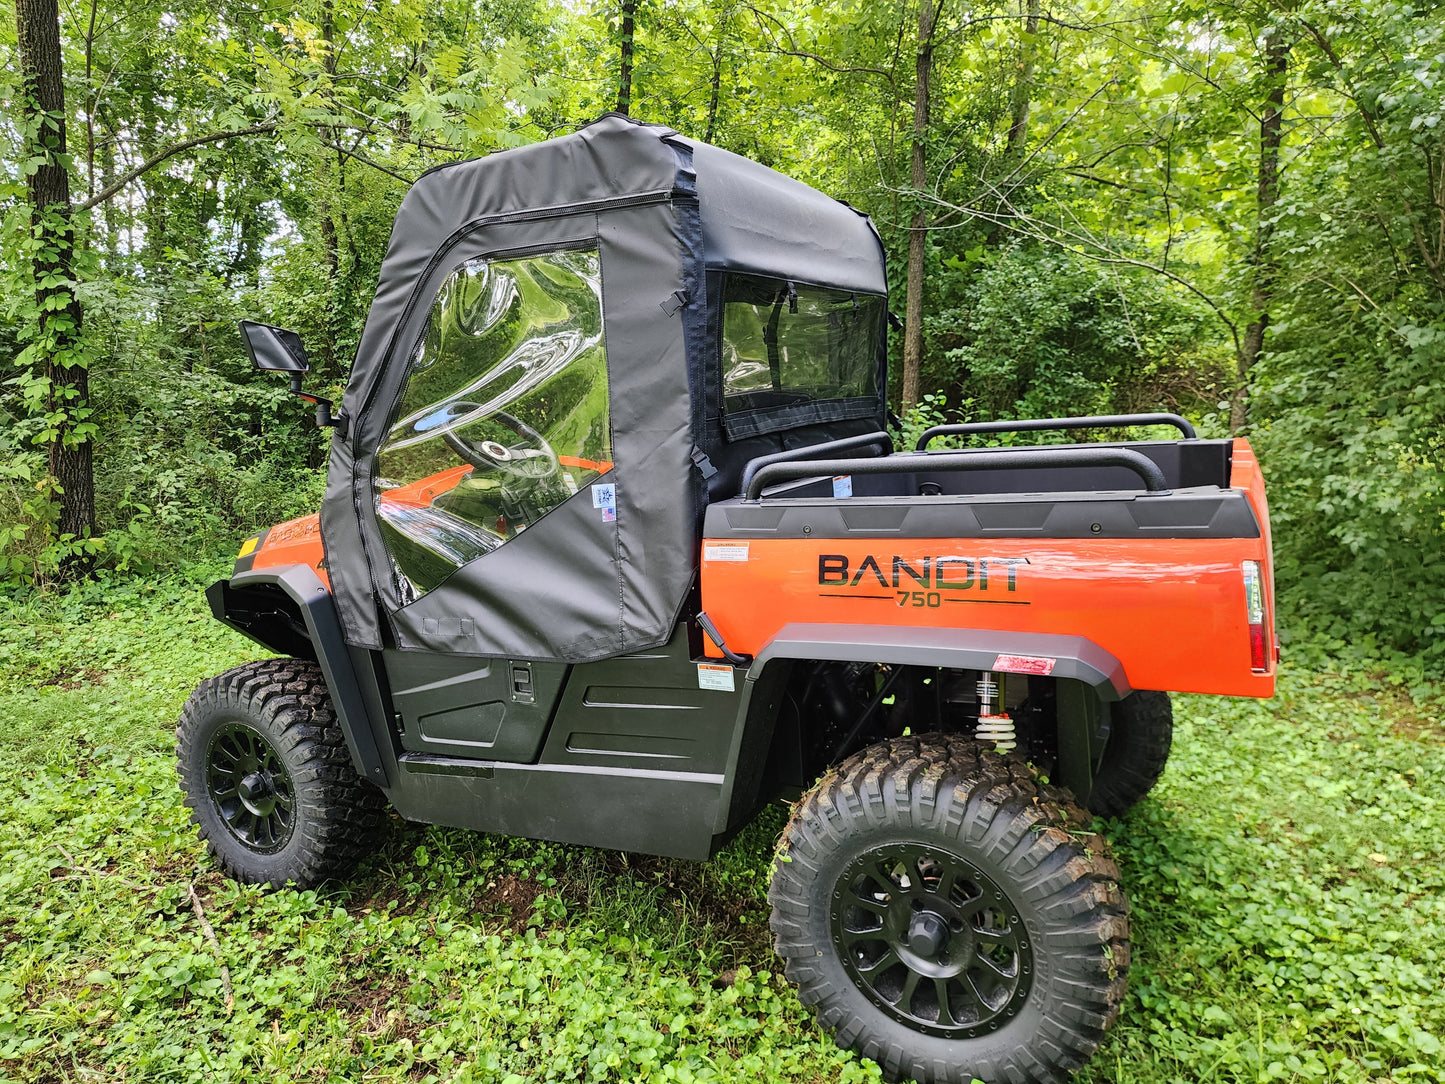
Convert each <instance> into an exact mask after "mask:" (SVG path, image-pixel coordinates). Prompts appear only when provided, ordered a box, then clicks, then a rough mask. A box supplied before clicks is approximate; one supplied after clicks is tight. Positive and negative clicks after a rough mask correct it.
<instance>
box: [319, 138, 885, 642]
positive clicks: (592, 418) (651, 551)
mask: <svg viewBox="0 0 1445 1084" xmlns="http://www.w3.org/2000/svg"><path fill="white" fill-rule="evenodd" d="M886 293H887V288H886V283H885V278H884V271H883V258H882V249H881V246H880V244H879V241H878V238H877V236H876V234H875V233H874V231H873V229H872V227H871V225H870V224H869V222H868V220H867V219H866V218H865V217H864V216H863V215H861V214H859V213H858V212H855V211H854V210H852V209H851V208H849V207H848V206H847V205H845V204H842V203H839V202H837V201H835V200H832V199H829V198H827V197H826V196H823V195H822V194H820V193H818V192H816V191H814V190H813V189H811V188H808V187H807V186H806V185H803V184H800V183H798V182H796V181H793V180H790V179H789V178H787V177H784V176H782V175H781V174H778V173H775V172H774V171H772V170H770V169H767V168H765V167H763V166H760V165H757V164H756V163H753V162H750V161H748V160H746V159H743V158H740V157H738V156H736V155H733V154H729V153H727V152H726V151H722V150H718V149H717V148H714V147H710V146H706V145H703V144H698V143H694V142H692V141H690V140H687V139H684V138H682V137H681V136H679V135H678V134H677V133H675V132H673V131H671V130H670V129H667V128H662V127H658V126H652V125H642V124H638V123H635V122H633V121H630V120H628V119H626V118H624V117H620V116H613V115H609V116H607V117H604V118H603V119H601V120H599V121H597V122H596V123H594V124H592V125H589V126H588V127H586V128H584V129H583V130H581V131H580V132H578V133H577V134H575V135H572V136H567V137H564V138H561V139H557V140H552V141H549V142H547V143H545V144H539V145H536V146H532V147H525V148H521V149H517V150H512V151H508V152H506V153H504V154H498V155H494V156H491V157H487V158H482V159H477V160H475V161H469V162H460V163H457V164H455V165H449V166H445V167H441V168H439V169H436V170H433V171H431V172H430V173H428V174H426V175H425V176H424V177H423V178H421V179H420V180H419V181H418V182H417V183H416V184H415V185H414V186H413V187H412V189H411V191H410V192H409V193H408V195H407V197H406V199H405V201H404V202H403V204H402V206H401V209H400V212H399V213H398V215H397V218H396V224H395V227H394V230H393V232H392V237H391V243H390V246H389V247H388V250H387V253H386V258H385V260H384V261H383V263H382V267H381V276H380V283H379V285H378V288H377V293H376V299H375V301H374V302H373V304H372V308H371V313H370V316H369V318H368V320H367V323H366V328H365V331H364V332H363V335H362V339H361V344H360V348H359V350H358V352H357V357H356V363H355V367H354V369H353V372H352V375H351V380H350V382H349V384H348V385H347V388H346V393H345V398H344V400H343V412H344V414H345V415H346V416H347V418H348V419H349V426H348V428H347V429H346V432H345V434H344V435H338V436H337V437H336V439H335V440H334V441H333V443H332V451H331V467H330V474H329V479H328V488H327V493H326V497H325V500H324V502H323V506H322V512H321V526H322V535H323V538H324V540H325V545H326V559H327V569H328V571H329V575H330V580H331V588H332V591H333V593H334V597H335V602H336V607H337V610H338V613H339V616H340V620H341V623H342V627H343V629H344V633H345V637H346V640H347V642H348V643H349V644H351V645H353V646H354V647H361V648H371V649H379V648H382V647H383V646H385V647H396V648H399V649H401V650H413V651H429V652H441V653H445V654H452V655H473V656H492V657H508V658H513V659H523V660H533V661H551V662H566V663H580V662H587V661H593V660H599V659H603V658H608V657H612V656H616V655H621V654H625V653H627V652H632V651H637V650H639V649H642V648H648V647H655V646H658V645H661V644H664V643H666V642H667V641H668V639H669V637H670V636H671V634H672V631H673V629H674V627H675V626H676V623H677V620H678V618H679V616H680V613H681V609H682V606H683V602H684V600H685V598H686V596H687V593H688V590H689V586H690V584H691V582H692V578H693V575H694V571H695V566H696V553H697V548H698V532H699V528H700V522H701V514H702V511H703V508H704V507H705V505H706V504H707V502H708V500H709V498H710V495H713V494H721V495H726V496H731V495H733V494H735V493H736V492H737V486H738V482H739V479H740V475H741V472H742V467H743V464H744V463H746V462H747V461H748V460H749V459H751V458H752V457H754V456H757V455H760V454H765V453H768V452H776V451H779V450H782V449H785V448H796V447H801V446H804V445H810V444H816V443H819V442H820V441H825V440H829V439H834V438H837V437H843V436H848V435H850V434H858V433H863V432H868V431H877V430H879V429H880V428H881V427H882V426H883V424H884V421H885V416H884V409H885V408H884V395H885V365H886V358H885V346H886V318H887V311H886Z"/></svg>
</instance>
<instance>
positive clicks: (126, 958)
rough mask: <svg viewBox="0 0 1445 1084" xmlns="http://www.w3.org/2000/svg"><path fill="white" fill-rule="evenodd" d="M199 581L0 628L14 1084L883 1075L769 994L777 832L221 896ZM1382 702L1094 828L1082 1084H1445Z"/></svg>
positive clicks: (1225, 706) (1237, 728)
mask: <svg viewBox="0 0 1445 1084" xmlns="http://www.w3.org/2000/svg"><path fill="white" fill-rule="evenodd" d="M206 579H207V577H205V576H202V575H199V574H198V575H197V576H196V577H194V578H192V579H186V578H182V577H177V578H172V579H167V580H158V581H149V582H145V581H129V582H124V581H116V582H114V583H111V584H109V585H104V586H101V587H96V588H92V589H90V590H89V592H88V594H84V595H72V596H69V597H64V598H59V599H56V598H51V599H45V600H40V601H37V602H32V603H29V604H21V603H16V602H12V603H9V604H7V605H6V606H5V608H4V609H0V829H3V831H0V1081H10V1080H15V1081H27V1082H28V1081H68V1080H75V1081H83V1080H104V1081H142V1080H165V1081H180V1080H215V1081H225V1080H237V1081H241V1080H246V1081H250V1080H258V1079H264V1080H266V1081H267V1082H268V1084H270V1082H273V1081H274V1082H281V1081H292V1080H295V1081H302V1080H306V1081H328V1080H336V1081H342V1080H347V1081H351V1080H360V1079H365V1080H369V1081H389V1080H398V1081H400V1080H421V1079H428V1078H434V1079H438V1080H447V1081H496V1082H504V1081H505V1082H507V1084H516V1082H518V1081H522V1080H529V1081H531V1080H535V1081H540V1080H547V1079H557V1080H617V1081H630V1080H637V1079H654V1080H679V1081H686V1080H707V1079H714V1080H749V1081H752V1080H794V1081H834V1080H863V1079H870V1078H872V1077H874V1076H876V1068H875V1067H874V1066H872V1065H871V1064H869V1063H866V1062H863V1061H860V1060H858V1059H856V1058H853V1057H852V1056H850V1055H846V1054H843V1053H841V1052H839V1051H837V1050H836V1049H835V1048H834V1047H833V1045H832V1043H831V1041H830V1040H829V1039H828V1038H827V1037H826V1036H824V1035H822V1034H821V1033H820V1032H819V1030H818V1029H817V1028H816V1027H815V1026H814V1024H813V1022H812V1020H811V1017H810V1015H809V1014H808V1013H807V1012H806V1011H805V1010H804V1009H803V1008H802V1007H801V1006H800V1005H799V1004H798V1002H797V1000H796V998H795V997H794V995H793V993H792V992H791V990H790V988H789V987H788V986H787V985H786V984H785V983H783V982H782V981H781V979H780V977H779V974H778V972H779V970H780V968H779V966H778V964H777V962H776V961H775V960H774V958H773V957H772V955H771V952H770V948H769V944H768V937H767V930H766V906H765V902H764V893H765V890H766V877H767V867H768V859H769V854H770V850H771V845H772V840H773V838H774V836H775V835H776V832H777V830H778V829H779V827H780V825H781V813H780V812H779V811H772V812H770V813H769V814H767V815H765V816H764V817H763V818H761V820H760V822H759V823H758V824H756V825H755V826H753V828H751V829H749V830H748V831H747V832H745V833H744V834H743V835H742V836H741V837H740V838H739V839H738V840H737V841H736V842H735V843H734V844H733V845H732V846H731V847H730V848H729V849H728V850H727V851H726V852H725V853H724V854H723V855H721V856H720V857H719V858H718V859H716V860H715V861H713V862H711V863H708V864H692V863H685V862H673V861H665V860H660V859H651V858H638V857H636V856H622V855H617V854H610V853H606V852H600V851H592V850H587V849H584V848H578V847H567V846H561V845H556V844H542V843H533V842H527V841H521V840H511V839H505V838H500V837H490V836H481V835H474V834H469V833H465V832H459V831H453V830H446V829H437V828H423V827H418V826H410V825H403V824H400V823H394V824H392V825H391V826H389V828H388V829H387V832H386V834H385V838H384V841H383V846H382V847H381V850H380V851H379V853H378V854H377V855H376V857H375V858H374V859H373V860H371V861H369V862H368V863H367V864H366V865H365V866H364V867H363V869H362V870H361V872H360V874H359V875H358V876H357V877H356V878H355V880H354V881H352V882H351V883H350V884H347V885H336V886H332V887H328V888H326V889H325V890H323V891H318V892H306V893H297V892H276V893H262V892H259V891H256V890H254V889H245V888H238V887H236V886H234V885H231V884H230V883H228V882H226V881H225V880H223V879H222V878H220V877H219V876H217V875H216V873H215V872H214V871H213V870H212V869H211V868H210V866H209V865H208V863H207V862H206V861H205V859H204V857H203V854H202V852H201V849H200V847H199V846H198V845H197V843H196V841H195V839H194V837H193V835H192V832H191V830H190V828H189V826H188V825H187V823H186V818H185V815H184V811H183V810H182V808H181V806H180V802H179V796H178V793H177V789H176V784H175V773H174V769H173V767H172V761H171V753H170V745H171V727H172V726H173V723H174V718H175V715H176V713H177V712H178V710H179V708H180V706H181V703H182V702H183V701H184V699H185V697H186V695H187V694H188V693H189V691H190V689H191V687H192V686H193V685H194V684H195V683H196V682H198V681H199V680H201V679H202V678H203V677H205V676H207V675H208V674H210V673H212V672H215V671H218V670H221V669H224V668H226V667H228V666H231V665H234V664H236V663H238V662H241V661H244V660H245V659H247V658H250V657H252V655H253V654H254V649H253V647H252V646H251V645H249V644H248V643H247V642H246V641H243V640H242V639H240V638H239V637H237V636H234V635H233V634H231V633H229V632H227V631H226V630H225V629H223V628H222V627H221V626H219V625H217V624H216V623H215V622H213V621H211V620H210V619H209V617H208V616H207V614H206V611H205V605H204V600H203V599H202V597H201V595H200V587H201V585H202V584H203V583H204V582H205V580H206ZM1373 688H1374V684H1373V682H1372V681H1371V679H1370V678H1369V677H1367V676H1362V675H1355V676H1353V677H1349V678H1346V677H1340V676H1334V677H1329V676H1324V675H1309V674H1293V675H1291V676H1290V677H1288V679H1287V680H1286V681H1285V683H1284V685H1283V688H1282V692H1281V695H1280V696H1279V697H1278V698H1277V699H1276V700H1275V701H1273V702H1272V703H1256V702H1251V701H1228V700H1221V699H1215V698H1205V697H1181V698H1179V700H1178V701H1177V704H1176V711H1177V714H1178V716H1179V725H1178V731H1177V736H1176V745H1175V749H1176V753H1175V756H1174V759H1173V760H1172V761H1171V764H1170V768H1169V771H1168V772H1167V773H1166V775H1165V779H1164V781H1163V783H1161V785H1160V787H1159V788H1158V789H1157V790H1156V792H1155V794H1154V796H1152V797H1151V798H1150V799H1148V800H1147V801H1145V802H1144V803H1143V805H1142V806H1141V807H1140V808H1139V809H1137V810H1136V811H1135V812H1134V813H1133V814H1132V815H1131V816H1130V817H1128V818H1126V819H1125V820H1124V821H1122V822H1118V823H1114V824H1110V825H1109V826H1108V831H1109V834H1110V835H1111V837H1112V838H1113V839H1114V841H1115V846H1116V849H1117V851H1118V853H1119V857H1120V860H1121V864H1122V865H1123V867H1124V871H1125V878H1126V888H1127V889H1128V891H1129V894H1130V897H1131V899H1132V901H1133V906H1134V931H1135V951H1134V969H1133V972H1132V974H1131V982H1130V993H1129V996H1128V999H1127V1001H1126V1003H1125V1006H1124V1010H1123V1013H1122V1015H1121V1017H1120V1020H1119V1022H1118V1024H1117V1025H1116V1026H1115V1028H1114V1031H1113V1032H1112V1034H1111V1036H1110V1038H1109V1040H1108V1042H1107V1043H1106V1045H1105V1046H1104V1048H1103V1049H1102V1050H1101V1051H1100V1053H1099V1055H1098V1056H1097V1058H1096V1059H1095V1061H1094V1062H1093V1063H1092V1065H1091V1066H1090V1067H1089V1069H1088V1070H1086V1071H1085V1072H1084V1073H1083V1074H1082V1075H1081V1077H1080V1079H1081V1081H1087V1082H1095V1084H1098V1082H1104V1081H1116V1082H1124V1081H1131V1082H1132V1081H1139V1082H1152V1081H1160V1082H1162V1081H1176V1080H1182V1081H1201V1082H1204V1081H1229V1082H1243V1081H1249V1082H1256V1081H1261V1080H1284V1081H1310V1080H1329V1081H1362V1082H1363V1081H1416V1080H1424V1081H1437V1080H1440V1079H1442V1076H1445V1055H1442V1051H1441V1042H1440V1040H1441V1037H1442V1036H1445V992H1442V989H1441V985H1442V982H1441V973H1442V954H1445V805H1442V798H1441V797H1440V795H1441V793H1442V786H1441V784H1442V781H1445V745H1442V731H1441V728H1440V727H1439V725H1438V724H1437V723H1436V722H1435V721H1434V719H1433V717H1431V716H1430V715H1429V714H1428V713H1427V712H1425V711H1423V710H1422V709H1417V708H1415V707H1414V706H1413V705H1412V704H1411V702H1410V701H1409V700H1407V699H1405V698H1403V697H1401V696H1398V695H1394V694H1392V695H1389V696H1385V695H1379V696H1376V695H1371V690H1372V689H1373ZM192 886H194V891H195V894H196V898H197V900H198V901H199V902H200V903H201V905H202V909H203V913H204V915H205V918H206V921H207V922H208V923H209V925H210V927H211V930H212V931H213V933H214V941H212V939H211V937H210V936H208V934H207V932H206V929H205V927H204V925H203V923H202V922H201V921H200V919H199V918H198V917H197V914H196V911H195V908H194V906H193V904H192V902H191V896H190V893H191V889H192ZM223 966H224V968H225V971H226V975H227V977H228V978H229V982H230V986H231V990H232V995H233V1001H232V1004H231V1005H230V1007H229V1008H228V1006H227V1002H226V998H225V991H224V989H223V978H222V968H223Z"/></svg>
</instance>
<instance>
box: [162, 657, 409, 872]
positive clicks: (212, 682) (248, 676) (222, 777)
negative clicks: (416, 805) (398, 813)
mask: <svg viewBox="0 0 1445 1084" xmlns="http://www.w3.org/2000/svg"><path fill="white" fill-rule="evenodd" d="M176 751H177V767H178V769H179V771H180V776H181V789H182V790H183V791H184V792H185V795H186V805H187V806H189V807H190V809H191V821H192V823H194V824H195V825H196V826H197V828H198V830H199V832H200V836H201V839H203V840H204V841H205V843H206V849H207V850H208V851H209V852H210V853H211V855H212V856H214V858H215V860H216V862H217V864H218V865H219V866H220V867H221V869H222V871H223V872H224V873H225V874H226V875H227V876H228V877H231V878H232V879H234V880H237V881H243V882H245V883H247V884H269V885H271V886H273V887H276V888H279V887H281V886H282V885H284V884H286V883H287V882H288V881H290V882H294V883H295V884H296V885H297V886H299V887H301V888H309V887H311V886H313V885H316V884H318V883H319V882H321V881H324V880H326V879H327V878H329V877H339V876H343V875H345V874H347V873H350V872H351V870H352V869H354V868H355V866H356V863H357V862H358V861H359V860H360V859H361V858H362V857H363V856H364V855H365V854H366V853H367V851H368V850H369V849H370V847H371V844H372V840H373V837H374V835H375V831H376V827H377V823H378V821H379V820H380V817H381V810H382V807H383V805H384V802H385V800H384V798H383V797H382V794H381V792H380V791H378V790H377V789H376V788H375V787H373V786H371V785H370V784H368V783H365V782H363V781H362V780H361V778H360V777H358V776H357V774H356V771H355V770H354V769H353V768H352V766H351V756H350V753H349V752H348V750H347V748H346V739H345V737H344V736H343V735H342V732H341V726H340V724H339V723H338V722H337V719H336V712H335V711H334V710H333V708H332V706H331V695H330V693H328V692H327V689H326V681H325V679H324V678H323V677H322V674H321V668H320V667H319V666H317V665H316V664H315V663H314V662H310V661H307V660H303V659H268V660H266V661H264V662H252V663H247V664H246V665H244V666H238V667H236V668H235V669H234V670H228V671H227V672H226V673H224V674H221V675H219V676H217V677H213V678H210V679H208V680H206V681H204V682H202V683H201V685H200V686H199V687H198V688H197V689H196V691H195V692H194V693H192V694H191V698H190V699H189V700H188V701H186V706H185V708H184V709H182V711H181V718H180V722H179V724H178V726H177V728H176Z"/></svg>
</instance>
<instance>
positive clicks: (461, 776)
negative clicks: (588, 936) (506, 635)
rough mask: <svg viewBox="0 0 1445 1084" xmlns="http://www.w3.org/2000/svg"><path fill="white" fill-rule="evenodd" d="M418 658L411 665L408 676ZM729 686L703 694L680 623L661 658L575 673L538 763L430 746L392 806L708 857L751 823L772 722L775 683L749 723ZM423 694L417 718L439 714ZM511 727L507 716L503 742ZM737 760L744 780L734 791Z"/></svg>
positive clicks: (416, 704)
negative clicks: (761, 752) (759, 761)
mask: <svg viewBox="0 0 1445 1084" xmlns="http://www.w3.org/2000/svg"><path fill="white" fill-rule="evenodd" d="M418 657H419V656H417V655H416V654H415V653H407V654H405V655H404V656H403V658H402V660H401V665H405V664H406V663H407V662H408V661H410V660H413V659H416V658H418ZM453 661H456V662H461V661H462V660H453ZM708 663H709V665H710V666H714V667H716V666H717V665H718V664H716V663H713V662H711V661H710V660H708ZM474 665H475V664H474ZM388 667H389V668H393V669H394V666H393V664H392V663H391V661H390V660H388ZM534 672H535V664H534ZM733 677H734V681H733V684H734V688H733V690H732V691H724V690H714V689H703V688H701V687H700V684H699V676H698V668H697V663H696V662H695V661H693V659H692V657H691V651H690V648H689V634H688V627H687V624H686V623H679V624H678V625H677V626H676V628H675V629H674V632H673V636H672V638H671V640H670V641H669V642H668V644H667V645H666V646H665V647H663V648H659V649H657V650H654V651H645V652H638V653H635V654H632V655H624V656H621V657H619V658H616V659H608V660H605V661H603V662H595V663H586V664H582V665H578V666H573V667H570V668H568V669H567V673H566V677H565V682H564V683H563V684H562V687H561V690H560V694H559V695H558V696H557V697H556V698H555V704H556V707H555V710H553V711H552V712H551V713H550V716H551V717H550V726H548V727H547V729H546V732H545V737H544V738H543V740H542V742H541V751H540V759H539V760H538V761H537V762H536V763H518V762H515V761H513V762H508V761H506V760H502V759H498V758H495V757H483V756H479V755H475V754H474V755H471V756H455V755H452V756H448V755H442V754H439V753H438V752H436V751H435V746H433V747H429V748H428V749H427V750H426V751H409V752H407V753H404V754H403V755H402V757H401V759H400V765H399V768H400V770H399V772H398V780H397V783H396V785H395V786H393V787H392V788H391V790H390V791H389V796H390V798H391V800H392V804H393V805H394V806H395V807H396V809H397V811H398V812H399V813H400V814H401V815H402V816H403V817H406V818H408V819H410V820H416V821H423V822H426V823H433V824H448V825H453V826H456V827H461V828H472V829H476V830H480V831H486V832H501V833H505V834H508V835H517V836H528V837H531V838H535V839H549V840H557V841H560V842H564V843H580V844H585V845H588V846H594V847H608V848H613V849H617V850H626V851H638V852H642V853H648V854H660V855H668V856H672V857H679V858H695V859H705V858H708V857H709V856H710V855H711V854H712V853H713V851H714V850H715V849H716V847H717V846H718V844H719V842H720V841H721V840H722V839H724V838H726V835H727V833H728V832H729V831H730V830H733V829H735V828H736V827H738V818H744V819H745V818H746V816H747V815H748V814H750V813H751V812H752V810H753V802H754V801H755V799H756V795H757V784H758V779H757V777H758V775H759V774H760V768H759V767H758V766H756V764H755V758H756V756H757V750H756V749H754V748H753V745H752V738H753V737H754V736H756V737H757V738H758V740H759V741H760V742H761V743H762V745H763V748H764V749H766V743H767V741H768V739H769V737H770V734H771V726H772V715H771V714H769V712H770V711H771V712H776V696H775V694H774V693H773V692H772V690H773V684H772V682H771V681H770V682H768V683H765V689H764V696H763V698H762V700H761V701H759V710H758V711H757V712H753V713H750V711H749V704H750V702H751V701H752V699H753V692H754V689H755V684H754V683H753V682H750V681H747V680H745V677H746V675H745V674H744V673H743V672H742V671H733ZM460 684H463V685H465V684H467V682H466V681H465V680H464V681H463V682H462V683H460ZM474 687H476V686H474ZM445 688H447V686H445V685H443V686H442V689H443V690H444V689H445ZM428 695H430V694H429V693H428V690H427V688H426V687H425V686H424V685H421V686H418V687H416V688H413V689H412V690H410V691H409V692H408V693H407V694H406V696H407V697H409V698H410V706H409V707H408V709H407V711H408V713H409V714H410V715H411V716H415V717H422V716H425V715H426V714H427V712H428V711H429V710H434V705H433V706H432V707H430V708H429V707H428V705H427V703H426V697H427V696H428ZM770 697H772V699H769V698H770ZM542 700H543V697H541V696H539V698H538V703H539V704H540V703H542ZM398 701H399V702H400V701H401V697H400V696H399V697H398ZM509 707H510V705H509ZM750 720H751V726H752V727H753V728H754V729H753V731H752V734H750V735H749V738H748V741H746V742H745V741H744V733H745V732H746V731H748V729H749V725H750ZM511 723H512V719H511V716H510V715H508V716H507V717H506V718H505V719H504V720H503V722H502V727H501V729H502V731H503V732H505V731H506V729H507V727H508V726H510V725H511ZM532 728H533V724H532V723H531V722H527V723H524V724H523V725H522V726H521V727H519V729H523V730H525V731H526V732H527V733H528V734H530V733H532V732H533V729H532ZM408 729H410V724H409V726H408ZM509 740H511V739H509V738H506V737H505V736H504V737H503V741H509ZM520 740H521V739H518V741H519V742H520ZM408 744H409V745H410V744H412V743H411V741H410V739H408ZM740 760H742V761H743V762H744V770H745V771H746V772H747V773H748V778H747V779H746V780H745V781H743V782H742V786H741V789H740V790H736V789H735V787H734V784H735V783H737V782H738V779H739V775H740V772H739V770H738V764H739V761H740Z"/></svg>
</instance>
